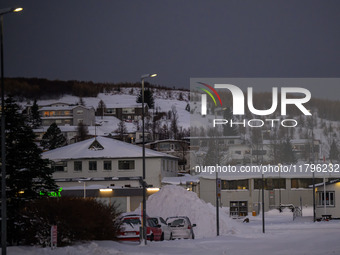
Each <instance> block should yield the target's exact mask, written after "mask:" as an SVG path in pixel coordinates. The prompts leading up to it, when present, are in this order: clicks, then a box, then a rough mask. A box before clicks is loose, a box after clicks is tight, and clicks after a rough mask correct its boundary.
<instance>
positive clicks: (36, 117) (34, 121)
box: [30, 99, 41, 128]
mask: <svg viewBox="0 0 340 255" xmlns="http://www.w3.org/2000/svg"><path fill="white" fill-rule="evenodd" d="M30 121H31V126H32V128H38V127H39V126H40V125H41V118H40V114H39V106H38V104H37V100H36V99H35V100H34V103H33V105H32V108H31V116H30Z"/></svg>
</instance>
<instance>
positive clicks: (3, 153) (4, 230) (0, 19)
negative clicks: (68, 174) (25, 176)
mask: <svg viewBox="0 0 340 255" xmlns="http://www.w3.org/2000/svg"><path fill="white" fill-rule="evenodd" d="M22 10H23V8H21V7H20V8H7V9H2V10H0V30H1V31H0V34H1V38H0V41H1V164H2V165H1V166H2V167H1V177H2V178H1V194H2V195H1V251H2V255H6V253H7V201H6V199H7V196H6V141H5V84H4V44H3V33H4V32H3V15H5V14H8V13H12V12H20V11H22Z"/></svg>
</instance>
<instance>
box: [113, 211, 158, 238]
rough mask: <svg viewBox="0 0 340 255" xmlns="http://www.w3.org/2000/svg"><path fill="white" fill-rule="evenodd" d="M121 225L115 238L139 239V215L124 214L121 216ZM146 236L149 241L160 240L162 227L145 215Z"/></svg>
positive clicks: (140, 217)
mask: <svg viewBox="0 0 340 255" xmlns="http://www.w3.org/2000/svg"><path fill="white" fill-rule="evenodd" d="M122 222H123V224H122V227H121V229H120V232H119V234H118V236H117V238H118V239H119V240H121V241H139V230H140V227H141V226H142V216H141V215H136V214H133V215H125V216H124V217H123V218H122ZM146 236H147V239H148V240H150V241H160V240H161V236H162V229H161V228H160V226H158V225H155V223H154V221H153V220H151V219H150V218H149V217H146Z"/></svg>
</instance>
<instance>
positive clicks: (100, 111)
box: [97, 100, 106, 119]
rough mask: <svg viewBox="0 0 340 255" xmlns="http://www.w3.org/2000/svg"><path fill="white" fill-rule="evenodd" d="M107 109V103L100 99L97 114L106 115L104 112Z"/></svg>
mask: <svg viewBox="0 0 340 255" xmlns="http://www.w3.org/2000/svg"><path fill="white" fill-rule="evenodd" d="M105 110H106V105H105V103H104V101H103V100H100V101H99V103H98V106H97V116H102V119H103V116H104V112H105Z"/></svg>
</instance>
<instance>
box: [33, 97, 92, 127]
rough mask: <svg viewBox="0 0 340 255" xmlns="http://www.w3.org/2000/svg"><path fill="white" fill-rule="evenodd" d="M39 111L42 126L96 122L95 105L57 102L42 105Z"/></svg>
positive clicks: (90, 123)
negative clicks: (87, 105)
mask: <svg viewBox="0 0 340 255" xmlns="http://www.w3.org/2000/svg"><path fill="white" fill-rule="evenodd" d="M39 113H40V116H41V120H42V126H50V125H51V124H52V123H56V124H57V125H58V126H65V125H70V126H77V125H78V124H79V123H80V122H82V123H83V124H84V125H86V126H93V125H94V124H95V110H94V108H93V107H86V106H82V105H72V104H67V103H61V102H57V103H53V104H49V105H45V106H42V107H41V108H40V109H39Z"/></svg>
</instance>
